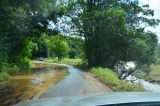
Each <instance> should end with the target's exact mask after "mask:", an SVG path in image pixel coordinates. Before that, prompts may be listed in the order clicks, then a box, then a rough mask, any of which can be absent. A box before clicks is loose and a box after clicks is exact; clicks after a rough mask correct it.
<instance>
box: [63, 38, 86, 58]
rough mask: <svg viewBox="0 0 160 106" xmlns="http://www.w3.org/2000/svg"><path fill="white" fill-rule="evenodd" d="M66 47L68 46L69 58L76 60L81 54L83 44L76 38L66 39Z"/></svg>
mask: <svg viewBox="0 0 160 106" xmlns="http://www.w3.org/2000/svg"><path fill="white" fill-rule="evenodd" d="M66 39H67V42H68V45H69V48H70V49H69V52H68V55H69V58H77V57H80V56H81V53H82V52H83V43H84V41H83V40H82V39H81V38H78V37H77V36H73V37H72V36H71V37H66Z"/></svg>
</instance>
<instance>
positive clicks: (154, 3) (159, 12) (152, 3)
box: [139, 0, 160, 41]
mask: <svg viewBox="0 0 160 106" xmlns="http://www.w3.org/2000/svg"><path fill="white" fill-rule="evenodd" d="M139 1H140V2H141V3H143V4H149V7H150V8H151V9H153V10H154V18H156V19H160V0H139ZM147 30H151V31H153V32H155V33H156V34H157V35H159V41H160V25H159V26H158V27H156V28H147Z"/></svg>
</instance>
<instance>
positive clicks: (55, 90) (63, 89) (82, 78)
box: [35, 61, 113, 98]
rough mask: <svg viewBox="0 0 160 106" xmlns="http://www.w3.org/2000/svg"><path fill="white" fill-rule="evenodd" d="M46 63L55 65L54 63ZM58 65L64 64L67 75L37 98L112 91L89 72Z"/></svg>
mask: <svg viewBox="0 0 160 106" xmlns="http://www.w3.org/2000/svg"><path fill="white" fill-rule="evenodd" d="M35 62H38V63H42V64H43V63H44V62H41V61H35ZM48 64H53V65H55V63H48ZM60 65H62V66H66V67H67V68H68V71H69V75H68V76H66V77H65V78H64V79H63V80H61V81H60V82H58V83H57V84H56V85H54V86H53V87H51V88H50V89H49V90H48V91H46V92H44V93H43V94H42V95H40V97H39V98H48V97H60V96H80V95H86V94H96V93H105V92H112V91H113V90H112V89H111V88H109V87H107V86H105V85H104V84H103V83H101V82H100V81H99V80H97V79H96V78H94V76H93V75H92V74H91V73H89V72H82V71H81V70H79V69H77V68H75V67H73V66H70V65H64V64H60Z"/></svg>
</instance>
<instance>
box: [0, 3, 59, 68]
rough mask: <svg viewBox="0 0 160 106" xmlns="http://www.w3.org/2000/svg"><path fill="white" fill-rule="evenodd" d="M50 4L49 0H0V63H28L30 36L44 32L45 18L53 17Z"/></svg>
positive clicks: (54, 15)
mask: <svg viewBox="0 0 160 106" xmlns="http://www.w3.org/2000/svg"><path fill="white" fill-rule="evenodd" d="M54 5H55V2H54V1H53V0H46V1H44V0H38V1H37V0H27V1H26V0H24V1H19V0H1V1H0V14H1V15H0V19H1V20H0V38H1V40H0V44H2V45H4V46H0V60H3V61H0V64H1V63H2V62H6V63H9V64H16V65H22V64H23V65H22V66H25V65H26V66H28V62H29V61H28V60H29V57H30V55H28V54H30V50H29V49H28V46H29V45H30V42H31V41H32V38H33V37H35V36H36V37H37V36H40V33H41V32H46V31H48V24H49V20H52V21H53V20H55V17H56V12H55V8H54ZM50 16H52V19H50ZM26 39H27V41H26ZM28 40H31V41H28ZM27 52H28V53H27ZM17 58H18V59H17ZM25 60H27V61H25ZM18 62H20V63H18ZM20 67H21V66H20Z"/></svg>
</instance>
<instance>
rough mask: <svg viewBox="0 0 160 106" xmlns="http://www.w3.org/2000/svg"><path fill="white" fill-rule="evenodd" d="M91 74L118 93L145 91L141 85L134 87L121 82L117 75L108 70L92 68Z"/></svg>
mask: <svg viewBox="0 0 160 106" xmlns="http://www.w3.org/2000/svg"><path fill="white" fill-rule="evenodd" d="M91 72H92V73H94V74H95V76H96V77H97V78H98V79H99V80H101V81H102V82H104V83H105V84H106V85H107V86H110V87H111V88H112V89H114V90H116V91H132V92H134V91H136V92H137V91H145V90H144V89H143V88H142V87H141V86H140V85H134V84H131V83H129V82H127V81H124V80H119V79H118V75H117V73H115V72H114V71H112V70H111V69H107V68H100V67H99V68H92V69H91Z"/></svg>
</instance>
